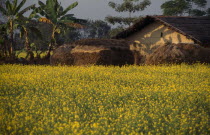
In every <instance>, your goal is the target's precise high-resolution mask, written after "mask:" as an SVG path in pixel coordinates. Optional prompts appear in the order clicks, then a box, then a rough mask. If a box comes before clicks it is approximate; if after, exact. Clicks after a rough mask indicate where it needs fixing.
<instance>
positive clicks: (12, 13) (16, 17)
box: [0, 0, 35, 56]
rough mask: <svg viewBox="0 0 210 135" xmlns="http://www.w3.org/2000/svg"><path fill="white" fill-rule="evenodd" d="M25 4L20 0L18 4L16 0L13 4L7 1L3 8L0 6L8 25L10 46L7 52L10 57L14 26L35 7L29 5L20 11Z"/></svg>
mask: <svg viewBox="0 0 210 135" xmlns="http://www.w3.org/2000/svg"><path fill="white" fill-rule="evenodd" d="M25 2H26V0H22V1H21V2H20V4H18V0H14V1H13V3H12V2H10V1H9V0H7V1H6V7H5V8H4V7H2V6H0V12H1V13H2V14H3V15H5V16H6V17H7V23H8V28H9V35H10V45H9V50H8V51H9V55H10V56H13V55H14V37H13V36H14V30H15V29H16V28H15V26H16V24H18V23H19V21H21V19H20V18H21V17H22V16H23V14H24V13H25V12H27V11H29V10H30V9H32V8H33V7H35V5H31V6H28V7H26V8H24V9H22V8H23V6H24V4H25ZM21 9H22V10H21Z"/></svg>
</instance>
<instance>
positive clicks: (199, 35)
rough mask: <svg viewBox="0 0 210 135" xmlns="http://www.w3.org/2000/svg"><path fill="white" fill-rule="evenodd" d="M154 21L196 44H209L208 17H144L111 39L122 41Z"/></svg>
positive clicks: (209, 29)
mask: <svg viewBox="0 0 210 135" xmlns="http://www.w3.org/2000/svg"><path fill="white" fill-rule="evenodd" d="M155 21H157V22H160V23H162V24H163V25H165V26H167V27H168V28H170V29H172V30H174V31H176V32H178V33H181V34H183V35H185V36H186V37H187V38H189V39H192V40H194V41H195V42H196V43H199V44H210V18H208V17H177V16H176V17H175V16H174V17H172V16H146V17H145V18H143V19H141V20H140V21H138V22H137V23H135V24H134V25H132V26H131V27H129V28H128V29H126V30H125V31H123V32H121V33H119V34H117V35H116V36H115V37H113V38H114V39H124V38H126V37H129V36H131V35H132V34H134V33H136V32H138V31H141V30H142V29H143V28H144V27H145V26H147V25H149V24H151V23H153V22H155Z"/></svg>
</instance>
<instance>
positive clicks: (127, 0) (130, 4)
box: [106, 0, 151, 25]
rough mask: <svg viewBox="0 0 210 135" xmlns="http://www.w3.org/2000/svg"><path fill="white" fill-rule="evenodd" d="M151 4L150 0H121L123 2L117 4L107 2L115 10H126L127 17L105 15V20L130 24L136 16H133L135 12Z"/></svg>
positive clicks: (112, 22)
mask: <svg viewBox="0 0 210 135" xmlns="http://www.w3.org/2000/svg"><path fill="white" fill-rule="evenodd" d="M150 4H151V2H150V0H143V1H141V2H140V0H123V3H121V4H118V3H115V2H109V6H110V7H111V8H113V9H114V10H115V11H116V12H119V13H121V12H127V13H128V17H113V16H107V17H106V20H107V21H108V22H109V23H111V24H116V23H118V24H122V25H131V24H132V23H133V22H134V21H135V20H136V19H137V18H138V17H133V16H132V14H133V13H135V12H139V11H143V10H144V9H145V8H147V7H148V6H149V5H150Z"/></svg>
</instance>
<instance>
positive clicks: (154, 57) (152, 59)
mask: <svg viewBox="0 0 210 135" xmlns="http://www.w3.org/2000/svg"><path fill="white" fill-rule="evenodd" d="M197 62H199V63H210V48H204V47H202V46H200V45H196V44H166V45H164V46H160V47H159V48H157V49H156V50H155V51H154V52H153V53H151V54H150V55H149V56H148V57H147V59H146V64H155V65H156V64H179V63H188V64H193V63H197Z"/></svg>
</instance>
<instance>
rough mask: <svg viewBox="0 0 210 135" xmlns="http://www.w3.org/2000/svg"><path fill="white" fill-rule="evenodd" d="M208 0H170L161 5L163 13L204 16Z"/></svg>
mask: <svg viewBox="0 0 210 135" xmlns="http://www.w3.org/2000/svg"><path fill="white" fill-rule="evenodd" d="M206 4H207V0H169V1H166V2H165V3H163V4H162V5H161V9H162V10H163V15H171V16H204V15H206V14H207V11H206V10H205V7H206Z"/></svg>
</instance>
